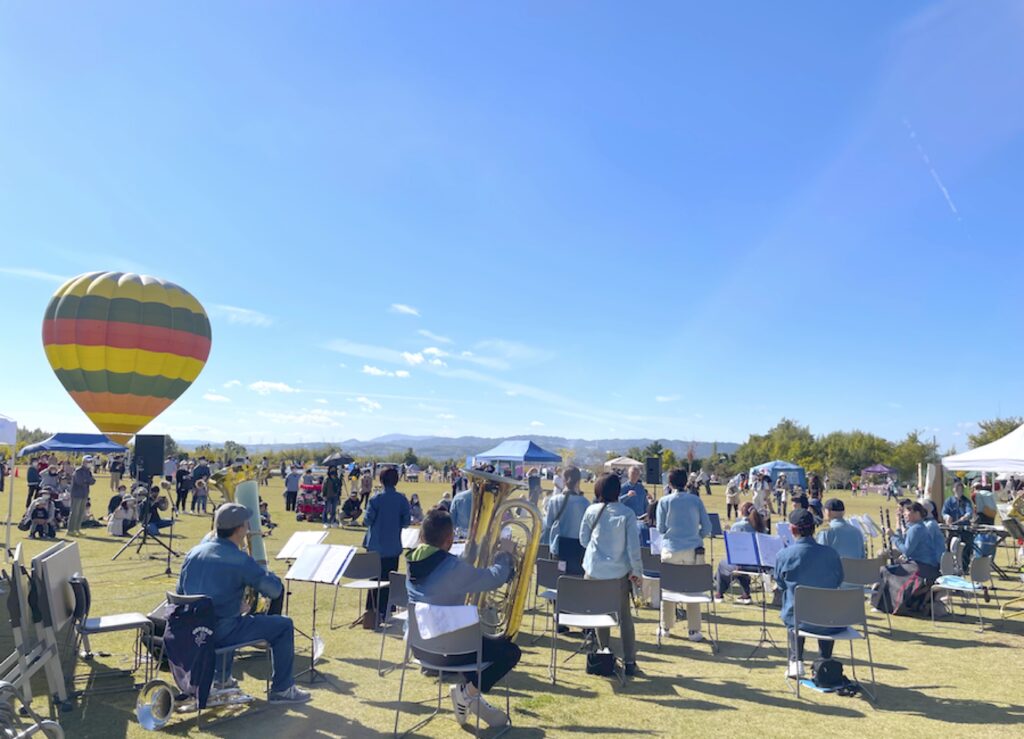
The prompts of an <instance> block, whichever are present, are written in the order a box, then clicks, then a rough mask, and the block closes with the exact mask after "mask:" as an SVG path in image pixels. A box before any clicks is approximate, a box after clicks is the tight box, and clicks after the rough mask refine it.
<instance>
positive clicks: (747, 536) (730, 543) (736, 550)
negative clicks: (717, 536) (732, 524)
mask: <svg viewBox="0 0 1024 739" xmlns="http://www.w3.org/2000/svg"><path fill="white" fill-rule="evenodd" d="M725 558H726V561H727V562H728V563H729V564H731V565H746V566H748V567H760V566H761V561H760V560H759V559H758V555H757V539H755V538H754V534H751V533H750V532H749V531H726V532H725Z"/></svg>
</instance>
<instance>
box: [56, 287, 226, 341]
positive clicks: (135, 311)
mask: <svg viewBox="0 0 1024 739" xmlns="http://www.w3.org/2000/svg"><path fill="white" fill-rule="evenodd" d="M45 318H78V319H83V318H84V319H92V320H97V321H123V322H125V323H141V324H143V325H145V326H158V327H160V328H173V329H176V330H178V331H187V332H189V333H192V334H196V335H197V336H202V337H204V338H207V339H209V338H211V332H210V321H209V319H208V318H207V317H206V316H204V315H201V314H199V313H193V312H192V311H190V310H188V309H187V308H172V307H170V306H168V305H164V304H162V303H154V302H151V301H140V300H132V299H130V298H113V299H109V298H104V297H100V296H98V295H86V296H84V297H79V296H77V295H64V296H62V297H61V298H60V299H59V300H52V301H50V304H49V305H48V306H47V307H46V315H45Z"/></svg>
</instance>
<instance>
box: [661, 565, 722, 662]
mask: <svg viewBox="0 0 1024 739" xmlns="http://www.w3.org/2000/svg"><path fill="white" fill-rule="evenodd" d="M661 600H662V601H663V602H665V603H672V604H673V607H674V606H675V605H676V604H679V605H691V604H696V605H703V606H705V608H706V610H707V620H708V623H709V625H713V626H714V628H715V636H714V638H713V639H711V651H712V652H717V651H718V610H717V609H716V608H715V581H714V577H713V575H712V574H711V565H708V564H704V565H680V564H670V563H668V562H662V563H661ZM712 616H714V618H712ZM658 646H659V647H660V646H661V629H658Z"/></svg>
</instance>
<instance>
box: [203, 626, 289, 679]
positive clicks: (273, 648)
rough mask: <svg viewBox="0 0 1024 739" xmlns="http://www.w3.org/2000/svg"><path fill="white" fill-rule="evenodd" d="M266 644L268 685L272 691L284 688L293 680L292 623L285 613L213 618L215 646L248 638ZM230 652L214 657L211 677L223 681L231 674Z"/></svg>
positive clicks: (245, 640) (250, 640) (247, 640)
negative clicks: (269, 664) (271, 671)
mask: <svg viewBox="0 0 1024 739" xmlns="http://www.w3.org/2000/svg"><path fill="white" fill-rule="evenodd" d="M261 640H262V641H265V642H267V643H268V644H270V654H271V657H272V658H273V666H274V674H273V677H272V679H271V683H270V689H271V690H272V691H273V692H275V693H280V692H282V691H285V690H288V688H290V687H291V686H292V685H294V684H295V678H294V677H293V675H292V669H293V667H294V664H295V627H294V626H293V625H292V620H291V619H290V618H288V617H287V616H239V617H238V618H224V619H221V620H220V621H218V622H217V628H216V629H215V630H214V632H213V644H214V646H215V647H216V648H218V649H219V648H220V647H222V646H228V645H230V644H245V643H246V642H252V641H261ZM234 658H235V654H234V652H232V653H230V654H229V655H228V656H227V657H218V658H217V666H216V668H215V669H214V673H213V674H214V678H213V679H214V680H217V681H224V680H227V679H229V678H230V677H231V663H232V662H233V661H234Z"/></svg>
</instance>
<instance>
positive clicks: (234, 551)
mask: <svg viewBox="0 0 1024 739" xmlns="http://www.w3.org/2000/svg"><path fill="white" fill-rule="evenodd" d="M251 517H252V514H251V513H250V512H249V509H248V508H246V507H245V506H242V505H239V504H238V503H225V504H224V505H222V506H220V507H219V508H218V509H217V511H216V513H214V516H213V522H214V528H215V529H216V532H217V533H216V536H214V537H210V538H207V539H205V540H203V541H202V542H200V543H199V544H198V545H196V546H195V547H193V548H192V550H191V551H190V552H189V553H188V555H186V557H185V561H184V563H183V564H182V565H181V575H180V576H179V577H178V588H177V592H178V594H179V595H205V596H206V597H207V598H209V599H210V600H211V601H212V602H213V611H214V615H215V617H216V619H217V622H216V626H215V627H214V631H213V643H214V646H215V647H218V646H221V645H225V644H244V643H248V642H254V641H265V642H267V643H268V644H270V649H271V652H272V655H273V677H272V678H271V685H270V701H271V702H273V703H305V702H306V701H308V700H309V699H310V697H311V696H310V694H309V693H308V692H307V691H305V690H302V689H300V688H299V687H298V686H296V685H295V678H294V676H293V675H292V666H293V664H294V662H295V627H294V626H293V624H292V620H291V619H290V618H288V617H287V616H264V615H259V616H254V615H247V616H243V615H241V614H242V596H243V594H244V593H245V589H246V588H253V589H254V590H256V591H257V592H259V593H261V594H262V595H265V596H267V597H268V598H272V599H274V598H278V597H280V596H281V594H282V592H284V587H283V586H282V584H281V580H280V579H279V578H278V577H277V576H276V575H274V574H273V573H272V572H269V571H268V570H265V569H264V568H263V567H261V566H260V565H259V564H258V563H257V562H256V560H254V559H253V558H252V557H250V556H249V555H248V554H247V553H246V552H245V551H244V549H243V547H244V545H245V537H246V534H248V533H249V520H250V519H251ZM221 662H222V661H221V660H218V664H217V668H216V669H217V670H218V671H220V670H222V669H223V674H219V675H215V678H214V679H215V681H216V683H217V684H219V686H220V687H229V686H233V685H234V681H233V680H232V679H231V658H230V657H229V658H228V659H227V661H226V663H225V664H223V665H222V664H221Z"/></svg>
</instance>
